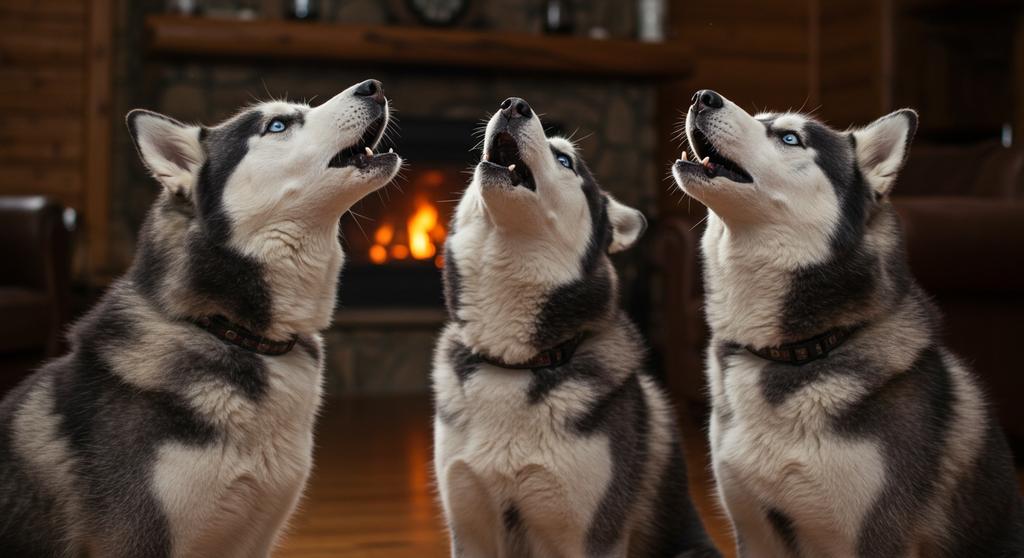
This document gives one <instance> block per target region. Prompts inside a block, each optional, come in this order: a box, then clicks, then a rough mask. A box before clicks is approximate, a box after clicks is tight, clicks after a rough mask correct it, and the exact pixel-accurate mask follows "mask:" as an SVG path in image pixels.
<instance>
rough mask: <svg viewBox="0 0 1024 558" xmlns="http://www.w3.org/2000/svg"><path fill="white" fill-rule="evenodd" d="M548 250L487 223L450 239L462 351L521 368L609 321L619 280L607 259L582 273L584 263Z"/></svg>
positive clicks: (449, 273)
mask: <svg viewBox="0 0 1024 558" xmlns="http://www.w3.org/2000/svg"><path fill="white" fill-rule="evenodd" d="M544 244H545V243H544V240H543V239H538V238H533V239H529V238H509V237H508V236H506V235H505V234H503V233H502V232H500V231H499V230H497V229H495V228H492V227H491V226H489V225H484V224H482V223H475V224H470V225H468V226H467V227H465V228H463V229H461V230H459V231H458V232H457V233H456V234H454V235H453V236H452V237H451V238H450V239H449V244H448V248H447V249H448V260H449V261H450V262H453V264H454V265H447V266H446V268H445V275H446V282H447V283H448V285H449V287H448V298H449V301H448V302H449V308H450V312H451V314H452V315H451V318H452V320H453V321H454V322H455V323H456V324H457V327H458V335H459V337H460V340H461V342H462V343H463V344H464V345H466V346H467V347H469V348H470V349H471V350H473V351H474V352H476V353H482V354H486V355H488V356H490V357H493V358H498V359H502V360H504V361H507V362H512V363H516V362H523V361H526V360H529V359H530V358H532V357H533V356H535V355H536V354H537V353H538V352H539V351H541V350H544V349H548V348H551V346H554V345H556V344H557V343H559V342H561V341H565V340H566V339H568V338H571V337H572V336H573V335H574V334H576V333H578V332H580V331H584V330H589V331H594V330H597V329H600V328H601V327H602V324H604V323H606V322H607V321H608V320H609V319H610V316H611V310H612V309H613V308H614V306H615V302H614V295H613V293H615V292H616V289H615V284H616V275H615V271H614V268H613V267H612V265H611V262H610V261H609V260H608V257H607V256H606V255H604V254H600V255H599V256H598V260H596V261H594V262H593V263H592V265H591V267H592V269H589V270H584V269H582V268H583V264H584V263H585V262H584V261H582V260H581V258H580V257H571V258H566V257H565V253H564V250H559V249H552V248H551V247H549V246H545V245H544ZM453 298H454V299H456V300H452V299H453Z"/></svg>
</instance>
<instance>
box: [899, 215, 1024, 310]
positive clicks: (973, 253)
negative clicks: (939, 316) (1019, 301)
mask: <svg viewBox="0 0 1024 558" xmlns="http://www.w3.org/2000/svg"><path fill="white" fill-rule="evenodd" d="M893 205H894V206H895V208H896V211H897V212H898V213H899V215H900V220H901V222H902V223H903V228H904V233H905V238H906V246H907V255H908V258H909V259H910V267H911V269H912V270H913V272H914V275H915V276H916V277H917V279H918V281H920V283H921V285H922V286H923V287H924V288H925V290H927V291H929V292H931V293H932V294H935V295H941V294H944V293H957V292H961V293H962V292H974V293H984V294H986V295H990V296H996V295H1006V294H1015V295H1020V294H1022V292H1024V201H1014V200H1008V199H986V198H969V197H906V198H894V199H893Z"/></svg>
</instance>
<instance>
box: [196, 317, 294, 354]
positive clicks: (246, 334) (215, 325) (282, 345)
mask: <svg viewBox="0 0 1024 558" xmlns="http://www.w3.org/2000/svg"><path fill="white" fill-rule="evenodd" d="M189 321H190V322H192V323H194V324H196V325H197V326H199V327H201V328H203V329H205V330H206V331H209V332H210V333H212V334H213V335H215V336H216V337H218V338H220V339H221V340H222V341H224V342H227V343H230V344H232V345H237V346H239V347H241V348H243V349H245V350H247V351H252V352H254V353H259V354H261V355H267V356H280V355H283V354H285V353H287V352H288V351H290V350H292V347H294V346H295V341H297V340H298V337H297V336H295V335H292V338H291V339H289V340H288V341H274V340H273V339H267V338H266V337H261V336H259V335H256V334H255V333H253V332H251V331H249V330H248V329H245V328H244V327H242V326H240V325H238V324H236V323H233V322H231V321H230V320H228V319H227V318H225V317H224V316H203V317H202V318H196V319H194V320H189Z"/></svg>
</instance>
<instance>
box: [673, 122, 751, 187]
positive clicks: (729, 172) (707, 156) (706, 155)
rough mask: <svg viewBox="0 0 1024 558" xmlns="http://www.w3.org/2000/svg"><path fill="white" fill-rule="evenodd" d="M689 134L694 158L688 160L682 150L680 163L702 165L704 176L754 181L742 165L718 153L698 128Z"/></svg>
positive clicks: (735, 180)
mask: <svg viewBox="0 0 1024 558" xmlns="http://www.w3.org/2000/svg"><path fill="white" fill-rule="evenodd" d="M690 136H691V141H690V148H691V149H692V150H693V155H694V158H693V160H690V159H689V158H688V157H687V155H686V152H685V151H683V154H682V158H681V159H680V162H681V163H683V164H688V165H694V166H700V167H702V170H703V172H704V176H706V177H708V178H717V177H719V176H721V177H724V178H728V179H729V180H732V181H733V182H753V181H754V179H753V178H751V176H750V174H749V173H748V172H747V171H745V170H743V167H741V166H739V165H737V164H736V163H735V162H733V161H732V160H731V159H729V158H727V157H725V156H724V155H722V154H721V153H719V152H718V150H717V149H715V146H714V145H713V144H712V143H711V141H710V140H708V137H707V136H706V135H704V132H701V131H700V129H699V128H696V127H694V128H693V130H692V131H691V132H690Z"/></svg>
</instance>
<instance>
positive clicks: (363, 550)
mask: <svg viewBox="0 0 1024 558" xmlns="http://www.w3.org/2000/svg"><path fill="white" fill-rule="evenodd" d="M0 26H2V29H3V33H2V34H0V77H2V79H0V386H3V387H7V386H10V385H11V384H13V383H15V382H17V381H18V380H19V379H20V378H22V377H23V376H24V375H25V374H26V373H27V372H28V371H30V370H31V369H33V368H34V367H36V366H38V364H39V363H40V362H41V361H42V359H44V358H47V357H49V356H54V355H57V354H60V352H61V351H62V350H63V348H64V347H63V340H62V331H63V330H64V328H65V327H66V326H67V324H68V322H69V321H70V320H72V319H73V318H74V317H75V316H77V315H79V314H80V313H81V312H82V311H83V310H84V309H87V308H88V307H89V305H91V304H92V303H93V302H94V301H95V300H96V298H97V296H99V294H101V293H102V292H103V290H104V288H106V286H107V285H109V283H110V281H111V280H112V279H113V278H115V277H116V276H117V275H119V274H120V273H122V272H123V271H124V270H125V269H126V268H127V266H128V265H129V264H130V262H131V259H132V255H133V252H134V242H135V236H136V230H137V229H138V227H139V225H140V224H141V222H142V219H143V218H144V216H145V213H146V210H147V208H148V206H149V205H150V203H151V202H152V201H153V199H154V198H155V195H156V193H157V185H156V183H155V182H154V181H153V180H151V179H150V178H148V177H147V175H146V173H145V171H144V169H143V167H142V165H141V164H140V163H139V162H138V159H137V156H136V154H135V151H134V148H133V147H132V143H131V140H130V138H129V137H128V134H127V130H126V128H125V126H124V124H123V118H124V115H125V114H126V113H127V112H128V110H130V109H132V108H136V107H144V108H148V109H151V110H156V111H160V112H164V113H166V114H168V115H170V116H173V117H175V118H177V119H179V120H183V121H190V122H202V123H206V124H214V123H216V122H218V121H219V120H221V119H223V118H226V117H227V116H230V115H231V114H232V113H234V112H235V111H236V110H238V109H239V108H240V107H242V106H244V105H246V104H249V103H252V102H255V101H258V100H266V99H269V98H271V97H273V98H288V99H292V100H307V101H309V102H310V103H311V104H316V103H318V102H322V101H324V100H326V99H328V98H330V97H331V96H332V95H334V94H335V93H337V92H339V91H341V90H342V89H344V88H346V87H348V86H349V85H351V84H353V83H356V82H357V81H360V80H362V79H365V78H370V77H373V78H377V79H380V80H381V81H383V83H384V88H385V92H386V93H387V95H388V96H389V97H390V98H391V100H392V103H393V107H394V108H395V109H396V110H397V117H398V121H399V122H398V127H397V129H396V133H395V134H393V136H392V138H393V139H392V141H393V145H394V146H395V147H396V150H398V151H399V152H401V153H402V155H403V156H404V157H405V158H406V159H407V160H408V161H409V165H410V166H409V168H408V170H407V171H406V173H405V177H404V178H403V179H402V180H400V181H399V182H398V183H397V184H396V185H394V186H391V187H389V188H388V189H386V190H385V191H383V192H381V194H380V195H379V196H370V197H368V198H367V199H366V200H364V201H363V202H362V203H361V204H359V205H358V206H356V207H355V208H354V209H353V212H352V214H350V215H346V216H345V217H344V219H343V221H342V225H343V230H344V238H343V244H344V245H345V248H346V252H347V253H348V254H349V258H350V259H349V263H348V266H347V268H346V270H345V272H344V274H343V280H342V287H341V302H340V306H339V308H338V310H337V313H336V319H335V325H334V326H333V327H332V328H331V329H330V330H329V331H328V332H326V334H325V336H326V339H327V347H328V355H327V359H328V367H327V379H326V383H327V393H328V395H329V402H328V403H327V405H326V408H325V409H326V410H325V414H324V418H323V420H322V422H321V433H320V436H319V446H320V447H319V449H318V451H319V454H318V460H317V471H316V474H315V476H314V479H313V484H312V485H311V486H310V489H309V491H308V494H309V498H308V501H307V504H306V507H305V509H304V511H303V513H302V514H301V515H300V516H299V517H298V518H297V519H296V521H295V522H294V524H295V526H296V528H295V530H294V533H293V535H292V537H290V538H289V539H288V540H287V541H286V544H285V547H284V549H283V550H282V555H285V556H315V555H325V556H327V555H330V556H410V555H417V556H431V555H444V553H445V550H444V549H445V548H446V546H445V545H446V542H445V540H446V539H445V536H444V534H443V533H442V532H441V528H440V522H439V520H438V515H437V509H436V507H435V506H434V496H433V492H432V491H433V489H432V486H431V480H430V469H429V456H430V451H431V450H430V430H429V426H430V424H429V415H430V406H429V399H428V393H429V381H428V374H429V363H430V353H431V350H432V345H433V340H434V337H435V335H436V333H437V331H438V329H439V328H440V326H441V324H442V323H443V321H444V319H445V315H444V312H443V306H442V298H441V289H440V275H439V270H440V268H442V267H443V265H444V261H443V257H442V254H441V246H442V243H443V241H444V236H445V233H446V231H445V227H446V225H447V222H448V219H449V216H450V214H451V211H452V209H453V208H454V204H455V201H456V200H457V199H458V196H459V194H460V192H461V190H462V188H464V185H465V182H466V179H467V176H466V174H465V173H464V171H465V170H466V169H467V168H469V167H470V166H471V165H472V164H474V163H475V162H476V161H477V160H478V159H479V150H478V146H477V145H476V142H477V141H478V139H479V138H478V137H476V136H474V131H475V130H477V129H478V128H479V126H480V124H481V122H482V119H483V118H485V117H486V116H488V115H489V114H490V113H491V112H492V111H493V110H495V108H496V107H497V105H498V104H499V103H500V102H501V101H502V100H503V99H505V98H506V97H508V96H511V95H515V96H520V97H523V98H525V99H527V100H528V101H529V102H530V104H531V105H533V106H534V107H535V109H536V110H537V111H538V112H540V113H542V114H543V115H544V119H545V122H546V124H548V126H549V132H550V133H559V134H565V135H569V136H571V137H572V138H574V139H575V140H576V141H577V142H578V144H579V145H580V146H581V148H582V150H583V154H584V158H585V159H586V160H587V161H588V163H589V165H590V167H591V168H592V169H593V170H594V171H595V173H596V175H597V177H598V179H599V181H600V182H601V184H602V185H603V186H604V188H605V189H607V190H608V191H610V192H612V193H613V194H614V195H615V196H616V197H618V198H619V199H620V200H622V201H624V202H626V203H628V204H631V205H633V206H635V207H637V208H639V209H642V210H643V211H644V212H645V213H646V214H647V215H648V216H649V218H650V220H651V223H652V225H653V226H652V228H651V229H650V230H649V232H648V234H647V236H646V237H645V238H644V239H643V241H642V243H641V244H640V246H639V247H638V248H637V249H636V250H633V251H632V252H630V253H627V254H624V255H622V256H621V257H618V259H617V260H616V263H617V265H618V267H619V270H620V273H621V274H622V275H623V277H624V281H623V285H622V298H623V303H624V305H625V306H626V307H627V308H628V310H629V312H630V314H631V315H632V316H633V317H634V319H635V320H636V321H637V322H638V323H639V324H640V325H641V328H642V329H643V331H644V332H645V333H646V335H647V337H648V339H650V342H651V344H652V347H653V351H652V357H651V366H652V368H653V369H654V370H655V371H656V372H657V374H658V375H659V376H660V377H661V378H663V379H664V381H665V383H666V385H667V386H668V388H669V389H670V391H671V393H672V395H673V398H674V400H675V402H676V405H677V407H678V408H679V410H680V415H681V419H682V421H683V426H684V429H685V430H686V432H687V433H688V442H689V447H690V461H691V465H690V474H691V477H692V480H693V481H694V484H693V491H694V495H695V497H696V498H697V499H698V502H699V503H700V505H701V506H702V509H703V510H704V511H705V512H706V518H707V520H708V522H709V524H711V525H712V528H713V530H714V531H715V536H716V538H717V539H718V540H719V541H720V542H721V543H722V544H723V545H724V546H728V544H729V543H728V542H727V538H728V534H727V533H726V532H725V529H724V528H722V525H723V524H722V521H721V518H720V517H718V516H717V515H716V513H715V511H714V508H713V506H712V505H710V497H709V494H708V492H709V486H708V482H707V479H706V478H705V477H706V472H705V470H704V466H703V462H702V460H703V454H704V447H703V437H702V436H701V435H700V431H701V428H702V424H703V421H704V417H705V413H706V403H705V399H704V397H703V389H704V382H703V376H702V360H703V357H702V353H703V347H704V345H705V343H706V331H705V329H704V326H703V316H702V314H701V296H702V295H701V293H702V287H701V282H700V270H699V263H698V259H697V252H696V250H697V239H698V238H699V235H700V233H701V225H700V222H701V219H702V218H703V216H704V210H703V208H702V207H700V206H699V204H697V203H696V202H691V201H690V200H687V199H685V198H684V196H683V195H682V194H681V193H679V192H678V191H676V189H675V188H674V187H673V185H672V183H671V181H670V180H667V177H668V169H669V164H670V163H671V161H673V160H674V159H675V158H677V157H678V153H679V149H680V147H681V143H680V141H679V140H678V139H677V138H676V137H675V133H674V132H675V130H676V128H677V126H678V124H679V122H680V119H681V117H682V115H683V111H685V109H686V107H687V106H688V105H689V103H690V96H691V95H692V93H693V92H694V91H695V90H696V89H699V88H712V89H715V90H717V91H719V92H720V93H722V94H723V95H725V96H727V97H729V98H730V99H732V100H734V101H735V102H737V103H738V104H739V105H740V106H742V107H744V108H746V109H747V110H749V111H751V112H755V111H759V110H784V109H799V110H803V111H807V112H812V113H813V114H815V115H816V116H818V117H819V118H821V119H823V120H825V121H826V122H828V123H829V124H831V125H832V126H834V127H837V128H846V127H848V126H851V125H859V124H866V123H868V122H869V121H871V120H873V119H874V118H876V117H878V116H880V115H882V114H884V113H886V112H888V111H891V110H893V109H895V108H899V107H906V106H909V107H913V108H915V109H917V110H918V111H919V113H920V116H921V118H920V129H919V130H918V135H917V139H916V140H915V143H914V146H913V148H912V151H911V157H910V160H909V162H908V166H907V168H906V170H905V171H904V173H903V175H902V177H901V179H900V181H899V182H898V183H897V186H896V200H895V201H896V205H897V208H898V209H899V211H900V213H901V215H902V216H903V219H904V223H905V227H906V229H907V235H908V246H909V255H910V258H911V264H912V267H913V268H914V271H915V273H916V274H917V276H918V278H919V279H920V280H921V282H922V283H923V284H924V286H925V288H926V289H928V290H929V292H931V293H932V294H933V295H934V296H935V297H936V300H937V302H938V304H939V306H940V307H941V308H942V309H943V311H944V312H945V314H946V317H947V321H946V337H947V339H948V341H949V343H950V344H951V345H952V347H953V348H954V349H955V350H957V351H958V352H959V353H960V354H961V355H962V356H963V357H964V358H965V359H966V360H967V361H969V362H971V363H972V364H973V365H974V367H975V368H976V370H977V371H978V373H979V375H980V376H981V377H982V379H983V381H984V382H985V383H986V384H987V385H988V386H989V389H990V392H991V393H992V394H993V396H994V399H995V401H996V404H997V405H998V410H999V413H1000V417H1001V420H1002V422H1003V424H1004V427H1005V428H1006V429H1007V431H1008V433H1009V434H1010V436H1011V440H1012V441H1013V443H1014V445H1015V450H1016V451H1017V454H1018V456H1020V455H1024V409H1022V408H1021V407H1020V405H1018V404H1017V401H1019V399H1020V397H1021V395H1024V375H1022V374H1020V366H1019V365H1018V364H1014V363H1015V362H1016V361H1017V358H1016V357H1015V356H1014V354H1013V352H1012V351H1013V349H1014V348H1015V347H1016V346H1017V345H1018V344H1019V339H1018V336H1019V333H1020V332H1021V331H1024V203H1022V202H1021V197H1022V195H1024V147H1021V141H1020V139H1021V138H1022V137H1024V4H1022V3H1021V2H1020V1H1019V0H976V1H967V0H963V1H953V0H867V1H855V0H786V1H782V0H778V1H770V2H763V1H754V0H719V1H717V2H697V1H692V0H679V1H668V0H625V1H623V0H593V1H582V0H295V1H290V0H169V1H168V0H34V1H33V2H23V1H18V0H0ZM386 147H388V145H385V146H384V148H386Z"/></svg>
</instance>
